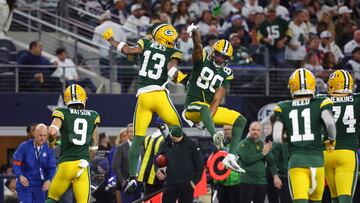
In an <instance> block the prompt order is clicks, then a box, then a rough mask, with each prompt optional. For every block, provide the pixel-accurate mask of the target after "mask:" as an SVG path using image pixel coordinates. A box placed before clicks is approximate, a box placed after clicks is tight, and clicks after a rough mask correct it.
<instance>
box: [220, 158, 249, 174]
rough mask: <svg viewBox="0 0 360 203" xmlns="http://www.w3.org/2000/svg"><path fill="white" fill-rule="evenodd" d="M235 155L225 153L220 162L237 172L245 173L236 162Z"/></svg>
mask: <svg viewBox="0 0 360 203" xmlns="http://www.w3.org/2000/svg"><path fill="white" fill-rule="evenodd" d="M237 159H238V158H237V157H235V155H234V154H230V153H229V154H227V155H226V157H225V158H224V159H223V160H222V164H223V165H224V166H225V167H226V168H230V169H231V170H233V171H236V172H238V173H245V172H246V171H245V170H244V169H242V168H241V167H240V166H239V164H238V163H237V162H236V161H237Z"/></svg>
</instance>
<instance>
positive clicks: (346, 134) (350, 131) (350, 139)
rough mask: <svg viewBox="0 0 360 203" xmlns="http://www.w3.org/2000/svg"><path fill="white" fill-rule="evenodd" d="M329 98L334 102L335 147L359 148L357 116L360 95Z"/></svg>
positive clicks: (359, 111)
mask: <svg viewBox="0 0 360 203" xmlns="http://www.w3.org/2000/svg"><path fill="white" fill-rule="evenodd" d="M330 99H331V100H332V101H333V102H334V106H333V108H332V111H333V114H334V120H335V122H336V145H335V149H350V150H354V151H356V150H357V149H358V148H359V141H358V134H359V119H357V118H360V95H358V94H354V95H349V96H344V97H330Z"/></svg>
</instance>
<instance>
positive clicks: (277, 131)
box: [273, 105, 284, 143]
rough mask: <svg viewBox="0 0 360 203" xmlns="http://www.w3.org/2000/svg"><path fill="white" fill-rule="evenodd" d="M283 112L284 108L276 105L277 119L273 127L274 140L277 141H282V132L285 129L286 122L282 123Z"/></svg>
mask: <svg viewBox="0 0 360 203" xmlns="http://www.w3.org/2000/svg"><path fill="white" fill-rule="evenodd" d="M281 112H282V109H281V108H280V106H279V105H276V106H275V108H274V113H275V119H276V121H275V123H274V127H273V140H274V142H275V143H281V142H282V139H281V138H282V133H283V129H284V124H283V123H282V119H281Z"/></svg>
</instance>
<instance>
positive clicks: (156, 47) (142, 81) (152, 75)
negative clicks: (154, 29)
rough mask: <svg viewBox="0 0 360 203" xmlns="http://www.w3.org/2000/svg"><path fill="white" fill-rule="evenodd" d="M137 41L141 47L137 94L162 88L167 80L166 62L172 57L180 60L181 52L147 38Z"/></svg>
mask: <svg viewBox="0 0 360 203" xmlns="http://www.w3.org/2000/svg"><path fill="white" fill-rule="evenodd" d="M137 43H138V45H140V47H141V48H142V55H141V61H140V70H139V89H138V92H137V96H138V95H139V94H141V93H146V92H152V91H156V90H164V89H165V88H166V87H165V86H166V84H167V81H168V75H167V72H168V69H167V64H168V63H169V61H170V60H171V59H173V58H175V59H177V60H179V61H181V60H182V53H181V52H180V51H179V50H177V49H174V48H167V47H164V46H163V45H161V44H159V43H157V42H156V41H153V40H149V39H140V40H139V41H138V42H137Z"/></svg>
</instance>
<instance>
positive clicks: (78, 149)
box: [52, 107, 100, 163]
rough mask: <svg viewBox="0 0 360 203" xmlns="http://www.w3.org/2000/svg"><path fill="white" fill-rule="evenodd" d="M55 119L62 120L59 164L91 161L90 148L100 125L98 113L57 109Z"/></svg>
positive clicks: (54, 114) (84, 110)
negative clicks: (94, 133) (84, 160)
mask: <svg viewBox="0 0 360 203" xmlns="http://www.w3.org/2000/svg"><path fill="white" fill-rule="evenodd" d="M52 117H53V118H60V119H61V120H62V125H61V129H60V135H61V145H60V159H59V163H61V162H64V161H74V160H79V159H86V160H87V161H90V160H89V147H90V146H91V144H92V141H93V140H92V135H93V132H94V130H95V128H96V126H97V125H98V124H99V123H100V116H99V114H98V113H97V112H96V111H92V110H87V109H72V108H65V107H60V108H56V109H55V110H54V112H53V114H52Z"/></svg>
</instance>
